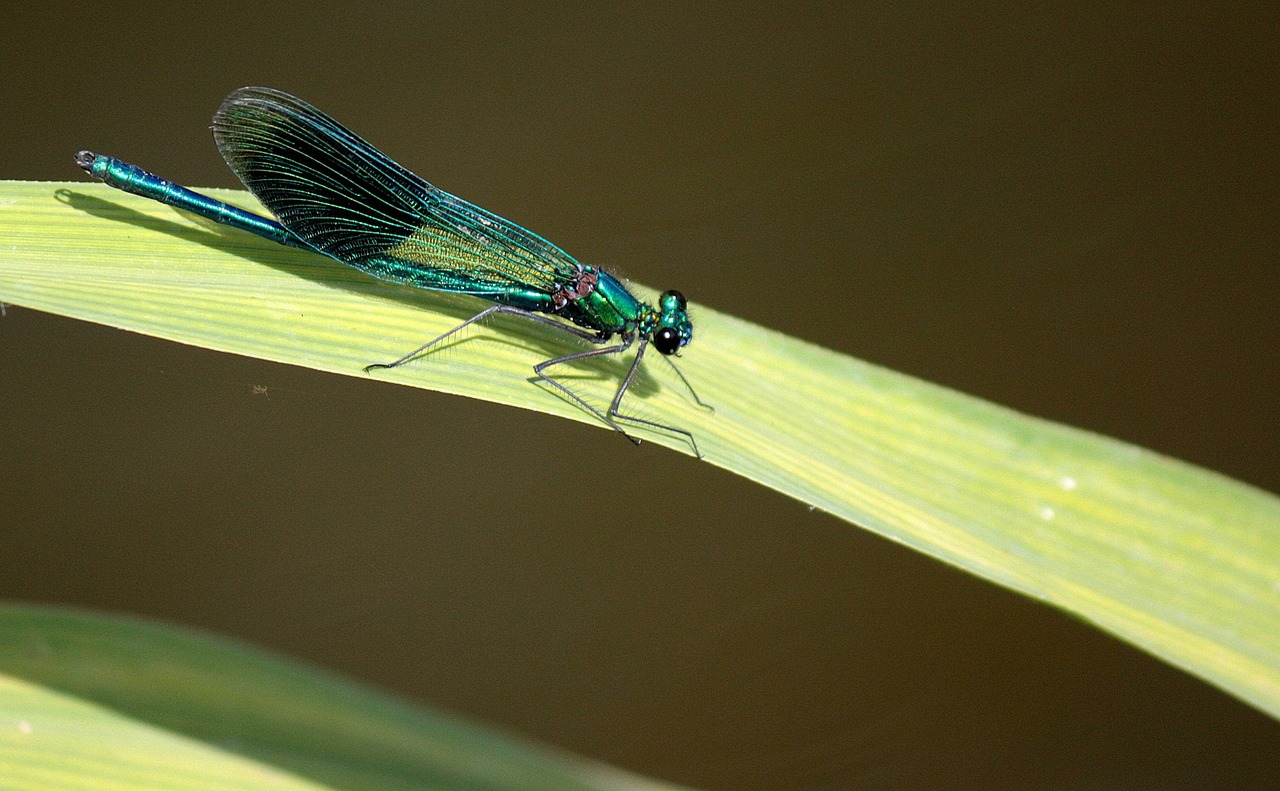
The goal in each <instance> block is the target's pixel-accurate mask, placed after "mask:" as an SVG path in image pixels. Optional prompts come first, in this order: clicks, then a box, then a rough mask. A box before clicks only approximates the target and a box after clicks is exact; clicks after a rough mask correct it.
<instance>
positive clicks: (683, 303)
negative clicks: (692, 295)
mask: <svg viewBox="0 0 1280 791" xmlns="http://www.w3.org/2000/svg"><path fill="white" fill-rule="evenodd" d="M668 298H674V299H675V301H676V303H677V304H679V305H680V309H681V310H684V309H685V308H687V307H689V302H688V300H686V299H685V298H684V294H681V293H680V292H679V291H664V292H662V300H661V302H663V303H665V302H666V301H667V299H668Z"/></svg>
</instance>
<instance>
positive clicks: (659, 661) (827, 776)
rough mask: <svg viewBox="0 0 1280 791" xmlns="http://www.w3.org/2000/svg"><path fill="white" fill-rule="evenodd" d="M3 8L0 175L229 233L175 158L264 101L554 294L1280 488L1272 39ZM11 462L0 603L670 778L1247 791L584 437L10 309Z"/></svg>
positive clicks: (1031, 641)
mask: <svg viewBox="0 0 1280 791" xmlns="http://www.w3.org/2000/svg"><path fill="white" fill-rule="evenodd" d="M16 5H17V4H8V5H6V7H5V10H3V11H0V23H2V24H3V29H4V31H5V33H6V43H5V45H4V47H3V49H2V50H0V65H2V67H3V76H4V79H3V82H0V97H3V107H4V108H5V109H4V115H3V117H4V123H3V130H4V143H3V145H2V146H0V177H3V178H19V179H49V180H77V179H79V178H80V174H79V171H78V170H77V169H76V168H75V166H74V164H73V163H72V160H71V155H72V153H73V152H74V151H76V150H77V149H79V148H85V147H92V148H94V149H95V150H98V151H102V152H105V153H111V154H114V155H116V156H120V157H123V158H126V159H129V160H132V161H134V162H138V163H139V164H142V165H144V166H145V167H148V168H149V169H152V170H154V171H156V172H158V173H161V174H163V175H166V176H169V177H171V178H174V179H176V180H179V181H182V182H184V183H187V184H190V185H194V186H238V185H237V184H236V182H235V180H234V177H233V176H232V175H231V173H230V172H229V171H228V170H227V169H226V168H225V166H224V165H223V164H222V162H221V160H220V159H219V157H218V154H217V151H216V150H215V148H214V146H213V143H212V141H211V139H210V137H209V134H208V130H207V127H208V123H209V118H210V116H211V114H212V113H213V111H214V109H215V108H216V107H217V106H218V104H219V102H220V101H221V99H222V97H223V95H224V94H225V93H226V92H227V91H229V90H230V89H232V88H235V87H237V86H241V85H246V84H256V85H268V86H274V87H278V88H282V89H284V90H288V91H290V92H292V93H296V94H297V95H299V96H301V97H303V98H305V99H308V100H309V101H311V102H313V103H314V104H316V105H318V106H319V107H321V108H322V109H325V110H326V111H328V112H329V113H331V114H333V115H334V116H336V117H337V118H338V119H340V120H342V121H344V122H345V123H347V124H348V125H350V126H351V127H353V128H354V129H355V131H357V132H358V133H360V134H362V135H364V136H366V137H367V138H368V139H370V140H371V141H373V142H374V143H376V144H377V145H378V146H379V147H381V148H383V149H384V150H385V151H387V152H389V153H390V154H392V155H393V156H394V157H396V158H397V159H398V160H400V161H401V162H402V163H404V164H405V165H406V166H408V167H410V168H411V169H413V170H415V171H417V172H418V173H420V174H422V175H423V176H425V177H426V178H428V179H429V180H431V181H433V182H434V183H436V184H438V185H440V186H442V187H443V188H445V189H447V190H449V191H451V192H454V193H457V194H459V195H462V196H464V197H466V198H468V199H470V200H473V201H475V202H477V203H479V204H480V205H482V206H485V207H487V208H490V209H492V210H494V211H497V212H499V213H500V214H503V215H505V216H508V217H511V218H512V219H515V220H517V221H519V222H521V223H523V224H525V225H527V226H528V227H530V228H532V229H534V230H536V231H538V232H539V233H542V234H544V235H545V236H547V237H548V238H550V239H552V240H554V241H555V242H557V243H559V244H560V245H562V246H563V247H565V248H566V249H567V250H569V251H570V252H571V253H573V254H575V255H576V256H578V257H579V258H581V259H583V260H585V261H588V262H591V263H595V264H600V265H604V266H608V267H610V268H612V269H614V270H616V271H620V272H621V273H623V274H624V275H626V276H628V277H631V278H634V279H635V280H637V281H640V282H643V283H647V284H650V285H653V286H657V287H676V288H679V289H681V290H682V291H684V292H685V293H686V294H687V295H689V296H690V298H691V299H692V300H693V301H695V303H702V304H706V305H711V306H714V307H717V308H720V309H722V310H726V311H729V312H732V313H735V314H737V315H739V316H743V317H746V318H750V319H752V320H755V321H757V322H760V323H763V324H767V325H769V326H772V327H775V328H778V329H781V330H784V331H786V332H789V333H792V334H795V335H798V336H801V337H804V338H807V339H810V340H813V341H816V342H819V343H823V344H826V345H828V346H831V347H833V348H836V349H839V350H841V351H844V352H847V353H849V354H852V355H855V356H858V357H861V358H864V359H867V360H870V361H873V362H876V363H879V364H883V365H886V366H889V367H892V368H896V369H898V370H901V371H904V372H907V373H911V374H914V375H917V376H920V377H923V378H926V379H930V380H933V381H936V382H940V383H943V384H946V385H949V386H952V387H955V388H957V389H960V390H964V391H967V392H970V393H974V394H976V395H980V396H982V397H985V398H989V399H992V400H995V401H998V402H1000V403H1002V404H1006V405H1009V406H1012V407H1015V408H1017V409H1021V410H1023V411H1026V412H1030V413H1033V414H1036V415H1041V416H1044V417H1048V418H1051V419H1054V420H1059V421H1063V422H1066V423H1071V424H1074V425H1078V426H1082V427H1086V428H1089V429H1092V430H1096V431H1099V432H1103V433H1106V434H1110V435H1114V436H1117V437H1120V438H1122V439H1125V440H1129V441H1132V442H1136V443H1138V444H1141V445H1145V446H1147V447H1151V448H1154V449H1157V450H1159V451H1162V452H1165V453H1169V454H1171V455H1174V456H1178V457H1181V458H1184V459H1187V460H1189V461H1192V462H1196V463H1199V464H1202V465H1205V466H1208V467H1211V468H1213V469H1216V470H1220V471H1222V472H1224V473H1226V474H1228V475H1232V476H1235V477H1238V478H1240V479H1242V480H1245V481H1249V482H1251V483H1254V484H1257V485H1259V486H1261V487H1263V488H1266V489H1269V490H1271V491H1277V490H1280V464H1278V463H1277V462H1278V461H1280V454H1278V452H1277V444H1278V443H1277V439H1278V438H1280V431H1278V429H1280V417H1278V416H1277V414H1278V413H1277V409H1276V406H1277V382H1280V361H1278V359H1277V355H1276V348H1275V347H1276V338H1277V331H1276V330H1277V321H1276V315H1277V308H1280V297H1278V296H1277V293H1278V292H1277V286H1278V285H1280V276H1278V275H1277V266H1276V263H1277V262H1276V251H1277V249H1278V247H1277V228H1280V223H1277V221H1276V218H1277V217H1280V211H1277V209H1278V207H1277V198H1276V195H1277V190H1276V187H1277V175H1278V172H1277V171H1278V169H1277V164H1278V157H1277V129H1280V125H1278V123H1280V117H1278V115H1280V114H1278V113H1277V104H1278V100H1277V90H1276V77H1277V73H1278V72H1277V52H1280V47H1278V46H1277V44H1278V43H1280V42H1278V41H1277V39H1278V38H1280V36H1277V30H1280V25H1278V23H1280V11H1277V7H1276V6H1275V5H1274V4H1261V3H1259V4H1256V5H1254V4H1242V5H1231V6H1225V5H1224V6H1221V7H1220V6H1217V5H1212V4H1199V3H1196V4H1190V3H1188V4H1155V5H1152V6H1146V7H1134V6H1127V7H1126V8H1124V9H1117V8H1115V7H1114V4H1110V3H1101V4H1096V5H1088V4H1070V5H1069V8H1068V9H1067V10H1058V11H1051V10H1045V9H1042V8H1035V9H1026V8H1020V7H1011V8H1001V7H993V6H981V5H979V6H975V5H974V4H972V3H967V4H959V3H957V4H954V5H941V4H933V3H930V4H914V5H909V6H907V7H902V6H900V4H893V3H890V4H884V5H856V4H855V5H854V6H852V7H850V6H848V5H846V4H832V5H827V6H819V5H807V4H806V5H787V6H779V7H767V8H766V7H760V8H754V9H745V8H743V7H741V6H732V7H730V6H723V7H713V6H702V5H699V6H696V7H693V6H686V5H685V4H676V5H670V6H653V5H641V6H628V7H625V8H622V9H619V8H615V7H613V6H612V5H606V4H581V5H561V4H557V5H548V6H537V7H525V6H514V5H513V6H507V5H490V4H473V3H462V2H458V3H434V2H422V3H395V4H393V3H381V4H373V5H370V6H368V7H366V8H360V7H358V6H357V5H355V4H350V5H348V4H333V5H324V4H288V5H289V8H288V9H287V10H281V9H277V8H275V7H274V4H270V3H265V4H247V3H246V4H243V5H221V4H212V3H198V4H174V3H150V4H148V3H139V4H134V5H130V4H116V5H113V6H111V7H110V8H109V9H108V8H106V7H99V6H88V5H86V6H83V7H81V6H77V5H75V4H70V5H65V6H59V5H58V4H56V3H54V4H49V3H46V4H27V10H25V11H23V10H18V9H16V8H15V7H14V6H16ZM2 237H3V228H0V241H2ZM695 318H696V316H695ZM531 362H533V361H531ZM696 366H697V349H696V346H695V347H692V348H691V351H690V352H689V354H688V366H687V368H688V370H689V372H690V376H691V377H695V378H696V371H697V368H696ZM255 385H264V386H266V387H267V388H268V394H267V395H266V396H261V395H259V396H255V395H254V394H253V388H254V386H255ZM0 441H2V442H3V446H4V453H3V457H2V459H0V523H2V524H3V527H2V528H0V599H8V600H13V599H17V600H28V601H38V602H57V603H65V604H70V605H77V606H83V607H89V608H94V609H101V610H108V611H122V612H128V613H134V614H141V615H145V616H149V617H156V618H163V619H167V620H171V621H177V622H181V623H184V624H189V625H193V626H196V627H199V628H203V629H209V630H214V631H217V632H222V633H226V634H230V635H235V636H238V637H241V638H244V639H247V640H251V641H253V642H256V643H258V644H261V645H265V646H268V647H270V648H272V649H275V650H278V651H282V652H286V653H288V654H291V655H293V656H296V657H300V658H303V659H306V660H308V661H310V662H314V663H316V664H319V665H322V666H325V667H328V668H332V669H336V670H338V671H341V672H343V673H345V674H347V675H349V676H353V677H355V678H358V679H362V680H364V681H366V682H369V683H372V684H376V685H379V686H381V687H384V688H387V689H390V690H393V691H395V692H397V693H398V694H401V695H403V696H406V697H408V698H410V699H413V700H417V701H420V702H422V703H424V704H428V705H432V706H437V707H443V708H446V709H450V710H453V711H456V712H459V713H463V714H465V715H468V716H470V717H473V718H477V719H479V720H482V721H485V722H487V723H491V724H495V725H498V726H502V727H505V728H508V729H511V730H514V731H516V732H519V733H522V734H525V735H528V736H531V737H533V738H536V739H539V740H542V741H545V742H549V743H552V744H555V745H558V746H560V747H564V748H568V749H571V750H575V751H579V752H581V753H584V754H586V755H589V756H592V757H595V758H598V759H602V760H606V761H610V762H613V763H616V764H618V765H620V766H623V767H627V768H630V769H634V770H637V771H641V772H644V773H647V774H650V775H653V776H656V777H661V778H665V779H668V780H672V781H678V782H682V783H687V784H690V785H693V786H697V787H700V788H704V789H708V790H710V789H744V790H754V789H761V790H763V789H776V788H791V789H845V788H849V789H854V788H921V787H929V788H1047V789H1058V788H1104V787H1105V788H1209V787H1213V788H1274V787H1277V786H1280V724H1277V723H1276V722H1275V721H1273V720H1270V719H1268V718H1267V717H1264V716H1263V715H1261V714H1259V713H1257V712H1256V711H1254V710H1252V709H1250V708H1248V707H1246V706H1244V705H1242V704H1240V703H1238V702H1236V701H1235V700H1233V699H1231V698H1229V697H1227V696H1226V695H1225V694H1223V693H1220V692H1218V691H1217V690H1215V689H1212V688H1210V687H1208V686H1207V685H1205V684H1203V683H1201V682H1199V681H1197V680H1195V679H1192V678H1190V677H1188V676H1186V675H1184V674H1182V673H1180V672H1178V671H1176V670H1173V669H1171V668H1169V667H1166V666H1165V665H1163V664H1161V663H1160V662H1158V661H1156V660H1154V659H1151V658H1149V657H1147V656H1145V655H1143V654H1141V653H1139V652H1138V651H1137V650H1135V649H1132V648H1130V647H1128V646H1126V645H1122V644H1120V643H1118V642H1116V641H1115V640H1113V639H1111V638H1110V637H1107V636H1105V635H1103V634H1100V633H1097V632H1095V631H1093V630H1092V629H1090V628H1089V627H1087V626H1085V625H1082V624H1080V623H1078V622H1076V621H1074V620H1073V619H1071V618H1070V617H1068V616H1066V615H1063V614H1061V613H1058V612H1055V611H1052V610H1050V609H1047V608H1045V607H1042V606H1039V605H1037V604H1034V603H1031V602H1029V601H1027V600H1024V599H1022V598H1019V597H1017V596H1015V595H1013V594H1010V593H1008V592H1006V591H1004V590H1001V589H997V588H995V587H994V586H992V585H989V584H987V583H985V582H982V581H980V580H977V579H974V578H972V577H969V576H967V575H965V574H962V573H960V572H957V571H954V570H952V569H950V568H948V567H944V566H942V565H941V564H939V563H937V562H934V561H932V560H929V559H927V558H924V557H921V556H917V555H915V554H912V553H911V552H908V551H907V550H904V549H901V548H899V547H897V546H893V545H890V544H888V542H886V541H883V540H882V539H879V538H877V537H875V536H872V535H870V534H867V533H865V532H863V531H861V530H859V529H857V528H855V527H853V526H851V525H848V524H844V523H841V522H838V521H835V520H833V519H832V518H830V517H827V516H824V515H823V514H821V513H811V512H809V511H808V510H807V509H806V508H805V507H804V506H803V505H802V504H800V503H797V502H794V501H791V500H788V499H786V498H783V497H781V496H779V495H776V494H774V493H772V492H770V491H766V490H764V489H761V488H759V487H757V486H755V485H752V484H750V483H748V482H746V481H744V480H740V479H738V478H736V477H734V476H732V475H729V474H727V473H725V472H722V471H720V470H717V469H714V468H712V467H710V466H709V465H706V464H699V463H697V462H695V461H694V460H693V459H690V458H687V457H684V456H681V455H678V454H675V453H672V452H669V451H666V450H664V449H662V448H658V447H655V446H649V445H646V446H644V447H642V448H639V449H636V448H633V447H631V446H629V445H628V444H626V443H624V442H622V441H620V440H619V439H618V438H617V437H612V436H610V435H609V434H608V433H606V432H605V431H601V430H597V429H594V428H591V427H587V426H582V425H577V424H571V423H569V422H566V421H562V420H556V419H553V418H549V417H547V416H543V415H533V414H526V413H522V412H518V411H516V410H512V409H507V408H503V407H499V406H495V405H491V404H484V403H479V402H473V401H467V400H464V399H459V398H453V397H447V396H443V395H437V394H434V393H427V392H418V391H413V390H409V389H404V388H397V387H391V386H387V385H384V384H379V383H376V382H372V381H368V380H366V379H364V378H362V377H359V376H356V377H352V378H345V377H336V376H329V375H322V374H319V373H315V372H311V371H306V370H298V369H293V368H286V367H282V366H276V365H270V364H267V363H264V362H261V361H257V360H248V359H241V358H237V357H231V356H225V355H219V354H215V353H212V352H207V351H203V350H199V349H193V348H188V347H182V346H179V345H177V344H172V343H166V342H161V341H157V340H153V339H149V338H145V337H141V336H135V335H130V334H126V333H123V332H118V331H114V330H110V329H107V328H103V327H98V326H93V325H89V324H84V323H78V322H74V321H69V320H65V319H60V318H56V317H51V316H46V315H41V314H37V313H34V312H32V311H27V310H22V309H16V308H10V309H9V310H8V311H7V315H5V316H4V318H3V319H0ZM566 486H567V487H573V488H575V489H582V488H583V487H584V486H586V487H589V488H591V489H592V490H593V491H594V494H595V496H594V499H593V502H592V504H591V507H590V508H589V509H588V510H584V511H580V512H562V511H557V510H556V509H554V508H551V507H549V504H548V502H549V500H548V492H549V491H552V490H554V489H555V488H557V487H566Z"/></svg>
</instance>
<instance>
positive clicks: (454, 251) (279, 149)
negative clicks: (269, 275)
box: [213, 88, 578, 296]
mask: <svg viewBox="0 0 1280 791" xmlns="http://www.w3.org/2000/svg"><path fill="white" fill-rule="evenodd" d="M213 135H214V139H215V140H216V141H217V144H218V150H219V151H220V152H221V153H222V157H223V159H225V160H226V161H227V164H228V165H230V166H231V169H232V170H233V171H235V173H236V175H237V176H239V177H240V180H241V181H242V182H244V184H245V186H247V187H248V188H249V189H250V190H251V191H252V192H253V194H254V195H256V196H257V198H258V200H260V201H261V202H262V204H263V205H264V206H266V207H267V209H269V210H270V211H271V213H272V214H274V215H275V216H276V218H277V219H279V220H280V222H281V223H282V224H283V225H284V226H285V227H286V228H288V229H289V230H290V231H291V232H293V233H294V234H295V235H297V236H299V237H301V238H302V239H303V240H304V241H306V242H307V243H308V244H309V245H311V246H312V247H314V248H316V249H317V250H319V251H320V252H322V253H325V254H326V255H329V256H332V257H333V258H336V259H337V260H339V261H342V262H343V263H346V264H350V265H351V266H354V267H356V268H358V269H362V270H364V271H366V272H369V273H370V274H373V275H375V276H378V277H382V278H385V279H389V280H396V281H401V282H409V283H412V284H414V285H417V286H421V287H425V288H436V289H441V290H446V291H454V292H461V293H468V294H476V295H478V296H490V295H496V294H501V293H505V292H506V291H507V290H508V289H512V288H517V287H523V288H525V289H530V288H532V289H536V290H541V291H545V292H547V293H552V292H554V291H556V290H557V289H558V288H559V287H561V286H562V285H563V284H566V283H570V282H572V281H573V279H574V276H575V274H576V273H577V271H578V263H577V262H576V261H575V260H574V259H573V258H572V257H571V256H569V255H568V254H567V253H565V252H564V251H563V250H561V249H560V248H558V247H556V246H555V245H553V244H551V243H550V242H548V241H547V240H545V239H543V238H542V237H540V236H538V235H537V234H535V233H531V232H530V231H527V230H525V229H524V228H521V227H520V226H519V225H516V224H515V223H513V222H510V221H508V220H505V219H503V218H502V217H499V216H498V215H496V214H494V213H492V212H490V211H486V210H485V209H482V208H480V207H479V206H474V205H472V204H470V203H468V202H467V201H465V200H462V199H461V198H458V197H456V196H454V195H450V194H449V193H447V192H445V191H443V190H441V189H438V188H436V187H434V186H432V185H431V184H428V183H427V182H426V181H424V180H423V179H421V178H419V177H418V176H416V175H414V174H413V173H411V172H409V171H408V170H406V169H405V168H403V167H401V166H400V165H399V164H397V163H396V162H395V161H393V160H392V159H391V158H390V157H388V156H387V155H385V154H383V153H382V152H381V151H378V150H377V149H376V148H374V147H373V146H371V145H369V144H368V143H367V142H365V141H364V140H362V139H361V138H360V137H358V136H357V135H355V134H354V133H352V132H351V131H350V130H348V129H347V128H346V127H344V126H342V125H341V124H339V123H338V122H337V121H335V120H333V119H332V118H330V117H329V116H328V115H325V114H324V113H322V112H320V111H319V110H317V109H316V108H314V107H312V106H311V105H309V104H307V103H306V102H304V101H302V100H301V99H298V98H295V97H293V96H290V95H289V94H287V93H284V92H282V91H276V90H272V89H270V88H241V89H239V90H236V91H233V92H232V93H231V95H229V96H228V97H227V98H226V100H225V101H224V102H223V103H222V106H221V107H220V108H219V109H218V112H217V114H215V115H214V117H213Z"/></svg>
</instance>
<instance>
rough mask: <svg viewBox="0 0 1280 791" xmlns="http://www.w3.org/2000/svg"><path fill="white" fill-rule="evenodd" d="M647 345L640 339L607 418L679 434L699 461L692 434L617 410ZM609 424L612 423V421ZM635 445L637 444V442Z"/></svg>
mask: <svg viewBox="0 0 1280 791" xmlns="http://www.w3.org/2000/svg"><path fill="white" fill-rule="evenodd" d="M648 345H649V341H648V339H647V338H641V339H640V348H639V350H637V351H636V359H635V361H634V362H632V363H631V370H629V371H627V375H626V376H625V377H624V378H623V380H622V384H620V385H618V392H617V394H615V395H614V397H613V403H611V404H610V405H609V416H610V417H611V418H617V419H618V420H628V421H630V422H632V423H640V424H641V425H645V426H651V427H653V428H660V429H662V430H663V431H670V432H671V433H673V434H680V435H682V436H684V437H685V438H687V439H688V440H689V444H690V445H691V446H692V447H693V453H694V455H695V456H697V457H698V458H699V459H701V458H702V451H700V450H698V441H697V440H696V439H694V438H693V434H691V433H689V432H688V431H685V430H684V429H682V428H676V427H675V426H668V425H667V424H665V423H656V422H654V421H652V420H645V419H644V418H639V417H633V416H631V415H624V414H622V413H621V412H620V411H619V409H618V408H619V407H620V406H622V397H623V396H624V395H626V394H627V388H629V387H631V380H632V379H633V378H635V375H636V371H638V370H640V361H641V360H642V359H644V350H645V347H647V346H648ZM679 372H680V369H678V368H677V369H676V373H679ZM680 378H681V379H684V376H681V377H680ZM685 384H686V385H688V384H689V383H688V381H685ZM689 390H690V392H693V388H689ZM693 397H694V399H697V398H698V395H697V393H694V396H693ZM698 403H699V404H702V402H701V401H698ZM704 406H705V404H704ZM609 422H610V423H613V421H612V420H611V421H609ZM614 425H615V426H616V425H617V424H616V423H614ZM618 430H619V431H622V429H618ZM622 433H623V434H626V432H625V431H623V432H622ZM637 444H639V443H638V442H637Z"/></svg>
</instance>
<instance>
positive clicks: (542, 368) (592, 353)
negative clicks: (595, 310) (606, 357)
mask: <svg viewBox="0 0 1280 791" xmlns="http://www.w3.org/2000/svg"><path fill="white" fill-rule="evenodd" d="M557 324H559V322H557ZM560 326H562V327H565V329H575V328H571V327H568V326H566V325H560ZM590 337H591V338H593V339H595V342H596V343H600V342H601V339H600V338H597V337H596V336H594V335H592V336H590ZM634 340H635V338H634V336H623V339H622V343H619V344H616V345H614V346H606V347H605V348H603V349H588V350H587V351H585V352H574V353H573V354H566V355H564V356H563V357H555V358H553V359H550V360H544V361H543V362H540V363H538V364H537V365H535V366H533V372H534V373H536V374H537V375H538V376H540V377H542V380H543V381H545V382H547V383H548V384H550V385H551V386H552V387H554V388H556V389H557V390H559V391H560V392H561V393H564V394H565V395H567V396H569V397H570V398H572V399H573V400H574V401H576V402H578V403H579V404H581V405H582V407H583V408H585V409H586V410H587V411H588V412H590V413H591V414H593V415H595V416H596V417H598V418H600V421H601V422H602V423H604V424H606V425H609V426H612V427H613V428H614V429H616V430H617V431H618V433H619V434H621V435H622V436H624V437H626V438H627V439H629V440H631V442H632V443H634V444H636V445H639V444H640V439H639V437H633V436H631V435H630V434H628V433H627V432H626V430H625V429H623V428H622V426H619V425H618V424H617V423H616V422H615V421H614V420H613V418H611V417H610V416H609V415H606V414H605V413H603V412H601V411H600V410H599V409H596V408H595V407H593V406H591V404H589V403H588V402H587V400H586V399H585V398H583V397H582V396H580V395H578V394H577V393H575V392H573V391H572V390H570V389H569V388H568V387H566V386H565V385H563V384H562V383H560V382H559V381H558V380H556V378H555V377H554V376H551V375H550V374H547V373H546V369H548V368H550V367H551V366H553V365H559V364H560V363H570V362H573V361H575V360H585V359H587V358H589V357H598V356H600V355H602V354H621V353H622V352H625V351H626V350H627V349H629V348H631V344H632V343H633V342H634ZM632 369H633V372H634V366H632ZM627 379H628V380H630V379H631V376H630V374H628V375H627ZM611 411H612V410H611Z"/></svg>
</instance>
